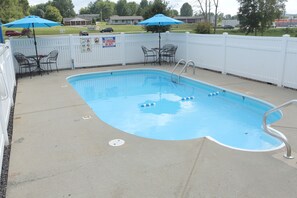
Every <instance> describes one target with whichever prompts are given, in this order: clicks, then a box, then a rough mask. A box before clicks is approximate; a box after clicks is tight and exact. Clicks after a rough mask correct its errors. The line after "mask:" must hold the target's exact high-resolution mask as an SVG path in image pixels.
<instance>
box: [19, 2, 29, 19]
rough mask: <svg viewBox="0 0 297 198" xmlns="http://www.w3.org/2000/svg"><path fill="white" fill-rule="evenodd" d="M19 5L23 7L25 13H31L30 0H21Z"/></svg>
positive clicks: (26, 14)
mask: <svg viewBox="0 0 297 198" xmlns="http://www.w3.org/2000/svg"><path fill="white" fill-rule="evenodd" d="M18 6H19V7H20V8H21V9H22V12H23V15H25V16H28V15H29V13H30V12H29V10H30V6H29V3H28V0H19V4H18Z"/></svg>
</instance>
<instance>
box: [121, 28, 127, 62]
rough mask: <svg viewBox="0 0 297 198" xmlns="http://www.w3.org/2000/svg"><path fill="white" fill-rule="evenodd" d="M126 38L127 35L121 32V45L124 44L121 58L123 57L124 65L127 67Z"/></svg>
mask: <svg viewBox="0 0 297 198" xmlns="http://www.w3.org/2000/svg"><path fill="white" fill-rule="evenodd" d="M125 42H126V37H125V33H124V32H121V44H122V50H121V56H122V65H126V52H125V51H126V49H125V48H126V47H125Z"/></svg>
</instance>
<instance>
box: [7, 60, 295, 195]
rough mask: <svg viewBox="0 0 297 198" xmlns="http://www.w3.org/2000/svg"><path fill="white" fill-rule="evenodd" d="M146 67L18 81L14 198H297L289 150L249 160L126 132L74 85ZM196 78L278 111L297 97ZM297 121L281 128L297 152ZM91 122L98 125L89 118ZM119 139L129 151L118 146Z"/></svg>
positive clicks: (234, 80)
mask: <svg viewBox="0 0 297 198" xmlns="http://www.w3.org/2000/svg"><path fill="white" fill-rule="evenodd" d="M136 67H141V68H143V65H134V66H114V67H98V68H91V69H77V70H64V71H59V72H58V73H57V72H53V73H50V74H49V75H44V76H42V77H41V76H35V77H33V78H32V79H30V78H21V79H19V80H18V87H17V98H16V105H15V114H14V130H13V133H14V134H13V143H12V150H11V161H10V169H9V178H8V189H7V197H8V198H20V197H22V198H41V197H42V198H59V197H61V198H62V197H75V198H97V197H98V198H101V197H104V198H109V197H110V198H112V197H115V198H122V197H124V198H173V197H177V198H188V197H189V198H190V197H193V198H197V197H199V198H208V197H209V198H211V197H222V198H238V197H245V198H248V197H251V198H259V197H261V198H266V197H267V198H273V197H275V198H278V197H286V198H293V197H294V198H295V197H296V195H297V188H296V184H297V169H296V168H297V164H296V161H297V160H296V159H295V160H293V161H290V162H288V160H285V159H283V158H282V157H280V156H281V155H282V154H283V153H284V150H283V149H281V150H277V151H273V152H243V151H238V150H232V149H229V148H226V147H223V146H221V145H218V144H216V143H215V142H212V141H210V140H208V139H206V138H200V139H194V140H187V141H159V140H152V139H144V138H141V137H136V136H133V135H130V134H127V133H123V132H120V131H119V130H117V129H114V128H112V127H110V126H108V125H107V124H105V123H104V122H102V121H101V120H100V119H99V118H97V117H96V116H95V114H94V113H93V112H92V110H91V109H90V108H89V106H88V105H87V104H85V103H84V101H83V100H82V99H81V98H80V97H79V95H78V94H77V93H76V92H75V90H74V89H72V87H71V86H70V85H69V84H68V83H67V81H66V80H65V78H66V77H67V76H70V75H73V74H79V73H86V72H91V71H103V70H113V69H115V70H116V69H124V68H136ZM154 67H155V66H154ZM158 68H162V69H165V70H167V69H170V70H171V69H172V67H171V68H168V67H158ZM190 73H191V69H189V70H188V74H187V75H188V76H192V75H191V74H190ZM194 78H196V79H199V80H202V81H205V82H208V83H212V84H215V85H218V86H221V87H224V88H226V89H230V90H234V91H238V92H241V93H244V94H247V95H250V96H253V97H257V98H260V99H263V100H266V101H268V102H270V103H272V104H275V105H279V104H281V103H283V102H286V101H288V100H291V99H296V98H297V91H296V90H291V89H286V88H280V87H276V86H274V85H269V84H265V83H260V82H255V81H251V80H246V79H242V78H238V77H234V76H230V75H222V74H220V73H216V72H211V71H207V70H196V75H195V76H194ZM296 113H297V108H296V107H290V108H288V109H286V110H285V111H284V115H285V117H284V118H283V119H282V120H281V121H280V122H278V123H277V125H274V126H276V128H277V129H279V130H280V131H283V132H284V133H285V134H286V135H287V137H288V139H289V141H290V142H291V144H292V149H293V151H295V152H296V151H297V122H296ZM86 115H91V116H92V119H88V120H83V119H82V116H86ZM115 138H121V139H124V140H125V141H126V143H125V144H124V145H123V146H121V147H111V146H109V145H108V142H109V141H110V140H112V139H115ZM294 154H295V157H296V158H297V154H296V153H294ZM288 163H290V164H288Z"/></svg>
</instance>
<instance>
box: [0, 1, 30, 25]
mask: <svg viewBox="0 0 297 198" xmlns="http://www.w3.org/2000/svg"><path fill="white" fill-rule="evenodd" d="M28 5H29V3H28V1H27V0H0V18H1V20H2V22H3V23H7V22H11V21H14V20H16V19H20V18H22V17H24V16H26V15H28V14H29V6H28Z"/></svg>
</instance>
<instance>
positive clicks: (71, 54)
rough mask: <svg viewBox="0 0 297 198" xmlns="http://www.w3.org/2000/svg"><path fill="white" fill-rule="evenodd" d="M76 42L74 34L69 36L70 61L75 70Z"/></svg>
mask: <svg viewBox="0 0 297 198" xmlns="http://www.w3.org/2000/svg"><path fill="white" fill-rule="evenodd" d="M73 43H74V41H73V36H72V34H70V35H69V47H70V59H71V60H70V61H71V63H70V64H71V68H72V69H75V55H74V48H75V46H74V44H73Z"/></svg>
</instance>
